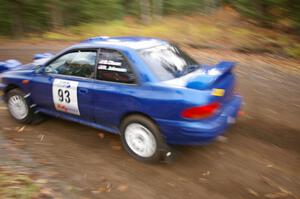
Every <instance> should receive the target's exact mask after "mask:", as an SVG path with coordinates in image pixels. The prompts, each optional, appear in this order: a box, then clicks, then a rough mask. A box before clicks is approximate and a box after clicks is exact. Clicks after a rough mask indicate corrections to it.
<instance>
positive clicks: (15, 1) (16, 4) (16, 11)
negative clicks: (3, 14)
mask: <svg viewBox="0 0 300 199" xmlns="http://www.w3.org/2000/svg"><path fill="white" fill-rule="evenodd" d="M22 6H23V4H22V1H20V0H12V1H11V2H10V10H11V13H12V23H11V25H12V31H13V35H14V37H22V36H23V35H24V26H23V20H22V18H23V17H24V16H23V8H22Z"/></svg>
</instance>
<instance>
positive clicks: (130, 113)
mask: <svg viewBox="0 0 300 199" xmlns="http://www.w3.org/2000/svg"><path fill="white" fill-rule="evenodd" d="M132 115H140V116H143V117H145V118H147V119H149V120H151V121H152V122H153V123H154V124H155V125H156V126H157V127H158V128H159V125H158V124H157V122H156V121H155V120H154V119H153V118H152V117H151V116H149V115H147V114H145V113H143V112H139V111H131V112H127V113H125V114H123V115H122V117H121V119H120V121H119V127H120V126H121V124H122V122H123V121H124V119H125V118H127V117H129V116H132ZM159 129H160V128H159Z"/></svg>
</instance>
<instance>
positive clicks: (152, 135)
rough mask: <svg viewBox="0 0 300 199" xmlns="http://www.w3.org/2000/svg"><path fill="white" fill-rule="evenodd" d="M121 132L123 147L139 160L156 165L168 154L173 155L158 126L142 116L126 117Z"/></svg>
mask: <svg viewBox="0 0 300 199" xmlns="http://www.w3.org/2000/svg"><path fill="white" fill-rule="evenodd" d="M120 131H121V140H122V144H123V147H124V148H125V150H126V151H127V152H128V153H129V154H130V155H131V156H132V157H134V158H135V159H137V160H140V161H142V162H146V163H156V162H159V161H161V160H163V159H164V157H165V156H166V154H167V153H169V154H171V153H170V152H168V149H169V147H168V145H167V144H166V143H165V141H164V139H163V137H162V135H161V133H160V131H159V128H158V126H157V125H156V124H155V123H154V122H153V121H151V120H150V119H148V118H147V117H144V116H142V115H131V116H128V117H126V118H125V119H124V120H123V122H122V124H121V127H120ZM145 149H147V150H145Z"/></svg>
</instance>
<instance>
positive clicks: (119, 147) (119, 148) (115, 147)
mask: <svg viewBox="0 0 300 199" xmlns="http://www.w3.org/2000/svg"><path fill="white" fill-rule="evenodd" d="M111 148H112V149H113V150H121V149H122V147H121V146H120V145H114V146H112V147H111Z"/></svg>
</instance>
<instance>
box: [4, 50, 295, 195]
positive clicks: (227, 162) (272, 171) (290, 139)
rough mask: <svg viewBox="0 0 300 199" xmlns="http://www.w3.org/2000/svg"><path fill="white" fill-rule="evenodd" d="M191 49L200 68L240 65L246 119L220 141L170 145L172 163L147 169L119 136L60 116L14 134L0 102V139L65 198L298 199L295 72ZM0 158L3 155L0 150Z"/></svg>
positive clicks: (27, 53) (8, 54) (256, 59)
mask: <svg viewBox="0 0 300 199" xmlns="http://www.w3.org/2000/svg"><path fill="white" fill-rule="evenodd" d="M61 48H62V46H56V47H53V48H51V49H49V48H48V49H47V48H46V47H39V48H38V47H34V46H31V47H29V48H26V50H25V49H24V50H22V49H21V50H15V49H14V48H13V47H10V48H9V49H10V50H5V48H3V47H2V48H0V60H3V59H8V58H20V59H21V60H22V61H24V60H26V61H29V60H30V59H31V56H32V54H34V53H37V52H43V51H48V50H50V51H52V52H53V51H57V50H58V49H61ZM19 49H20V48H19ZM41 49H42V50H43V51H41ZM190 52H191V53H192V54H193V55H194V56H195V57H196V58H197V59H198V60H199V61H200V62H201V63H216V62H217V61H220V60H222V59H226V60H234V61H238V62H240V63H239V65H238V68H237V69H236V73H237V75H238V81H239V86H238V91H239V92H240V93H241V95H242V96H243V97H244V99H245V106H244V110H245V113H246V115H245V116H244V117H242V118H240V120H239V121H238V123H237V124H236V125H235V126H233V127H232V128H231V129H230V130H229V131H228V133H227V134H226V136H227V139H226V140H223V141H222V142H215V143H212V144H210V145H207V146H199V147H176V151H177V153H178V156H177V159H176V161H174V162H173V163H171V164H159V165H147V164H143V163H140V162H138V161H136V160H133V159H132V158H131V157H129V156H128V155H127V154H126V152H125V151H124V150H123V149H122V148H121V142H120V139H119V137H118V136H116V135H111V134H108V133H104V134H102V132H100V131H99V130H96V129H92V128H90V127H86V126H82V125H79V124H76V123H72V122H68V121H64V120H61V119H55V118H49V119H48V120H47V121H45V122H43V123H41V124H39V125H29V126H26V127H24V129H23V130H22V131H21V132H18V130H16V127H18V128H17V129H20V128H22V125H20V124H17V123H16V122H15V121H13V120H12V119H11V117H10V116H9V114H8V113H7V110H6V109H5V104H4V103H1V104H0V118H1V119H0V126H1V128H0V135H1V136H0V138H1V137H2V141H5V140H6V141H10V142H11V141H14V140H16V139H17V141H18V142H19V143H20V142H21V143H23V144H22V145H16V146H15V147H16V148H18V149H21V150H22V151H23V152H24V153H26V154H27V155H28V156H30V157H31V158H32V161H34V162H35V163H36V164H37V165H39V167H41V169H45V172H53V171H55V172H56V173H57V175H55V176H54V177H52V178H54V179H53V180H55V182H57V183H53V185H51V186H53V188H54V189H55V190H56V191H58V192H60V193H62V195H63V196H64V198H74V195H75V196H76V197H77V198H84V197H87V198H130V199H131V198H195V199H196V198H197V199H198V198H216V199H225V198H226V199H232V198H235V199H236V198H299V197H300V122H299V121H300V102H299V100H300V89H299V88H298V87H299V85H300V71H299V70H298V69H297V68H291V69H290V70H289V69H286V68H287V67H289V65H282V64H283V63H286V61H285V60H281V61H280V60H277V59H273V58H272V59H268V60H267V61H266V60H264V59H263V58H262V57H260V56H251V55H242V54H236V53H228V52H213V51H195V50H190ZM270 60H271V61H270ZM293 63H294V62H293ZM294 64H295V63H294ZM295 65H297V63H296V64H295ZM283 67H284V69H282V68H283ZM99 133H100V134H99ZM103 135H104V136H103ZM0 156H1V157H2V156H8V154H5V153H4V150H2V149H1V147H0ZM1 159H2V158H1ZM3 160H4V159H2V160H0V164H5V162H4V161H3ZM20 164H21V162H20ZM50 182H51V180H50ZM58 182H61V183H58Z"/></svg>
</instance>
